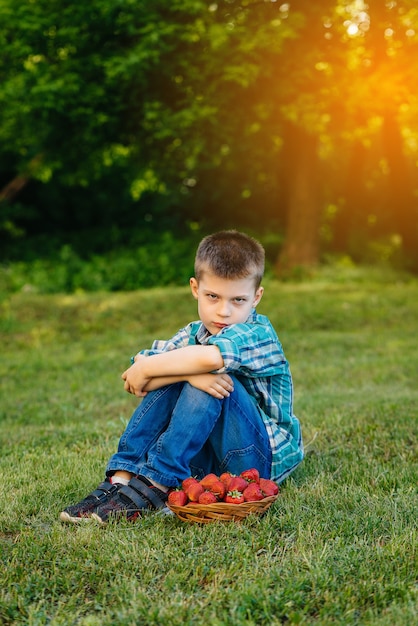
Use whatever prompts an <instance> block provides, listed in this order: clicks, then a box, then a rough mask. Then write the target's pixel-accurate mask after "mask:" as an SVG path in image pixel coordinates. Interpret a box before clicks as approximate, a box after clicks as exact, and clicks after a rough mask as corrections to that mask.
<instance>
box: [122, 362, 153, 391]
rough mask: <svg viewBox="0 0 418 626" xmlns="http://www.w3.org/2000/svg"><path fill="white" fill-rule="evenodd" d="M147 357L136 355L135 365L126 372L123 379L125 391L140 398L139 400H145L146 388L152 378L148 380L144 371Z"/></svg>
mask: <svg viewBox="0 0 418 626" xmlns="http://www.w3.org/2000/svg"><path fill="white" fill-rule="evenodd" d="M145 358H146V357H145V356H144V355H141V354H140V355H136V357H135V363H134V364H133V365H131V367H129V368H128V369H127V370H125V371H124V372H123V374H122V379H123V380H124V381H125V384H124V386H123V387H124V389H125V391H128V392H129V393H132V394H134V395H135V396H138V398H143V397H144V396H146V395H147V392H146V391H145V387H146V386H147V383H149V381H150V378H146V377H145V376H144V374H143V371H142V367H141V365H142V363H141V362H142V361H143V359H145Z"/></svg>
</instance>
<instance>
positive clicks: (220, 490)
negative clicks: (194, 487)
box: [201, 480, 226, 500]
mask: <svg viewBox="0 0 418 626" xmlns="http://www.w3.org/2000/svg"><path fill="white" fill-rule="evenodd" d="M201 484H202V483H201ZM208 491H211V492H212V493H213V494H214V495H215V496H216V497H217V499H218V500H223V499H224V497H225V494H226V486H225V485H224V483H221V481H220V480H216V481H213V482H212V484H211V486H210V487H208Z"/></svg>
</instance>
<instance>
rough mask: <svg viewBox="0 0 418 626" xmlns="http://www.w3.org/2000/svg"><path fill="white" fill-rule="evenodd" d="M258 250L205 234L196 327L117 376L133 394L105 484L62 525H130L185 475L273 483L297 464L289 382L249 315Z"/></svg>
mask: <svg viewBox="0 0 418 626" xmlns="http://www.w3.org/2000/svg"><path fill="white" fill-rule="evenodd" d="M263 272H264V249H263V247H262V246H261V244H260V243H259V242H258V241H256V240H255V239H252V238H251V237H249V236H248V235H245V234H243V233H240V232H237V231H234V230H232V231H221V232H219V233H215V234H213V235H209V236H208V237H205V238H204V239H203V240H202V241H201V243H200V245H199V247H198V250H197V253H196V259H195V276H194V277H193V278H191V279H190V287H191V291H192V295H193V297H194V298H195V299H196V301H197V306H198V313H199V318H200V319H199V321H195V322H191V323H189V324H188V325H187V326H186V327H185V328H183V329H181V330H180V331H178V332H177V334H176V335H174V337H172V339H170V340H168V341H158V340H157V341H154V343H153V345H152V348H151V349H150V350H143V351H141V352H139V353H138V354H137V355H136V356H135V357H134V359H133V361H134V362H133V364H132V365H131V367H130V368H129V369H127V370H126V371H125V372H124V373H123V374H122V378H123V380H124V388H125V390H126V391H128V392H129V393H132V394H135V395H136V396H138V397H142V398H143V399H142V402H141V403H140V405H139V407H138V408H137V409H136V411H135V412H134V414H133V415H132V418H131V420H130V422H129V424H128V426H127V427H126V430H125V432H124V433H123V434H122V437H121V439H120V441H119V447H118V451H117V452H116V454H114V455H113V456H112V457H111V458H110V461H109V463H108V466H107V468H106V478H105V480H104V482H102V483H101V484H100V485H99V486H98V487H97V489H96V490H95V491H94V492H93V493H91V494H90V495H89V496H87V497H86V498H85V499H84V500H82V501H81V502H79V503H78V504H76V505H73V506H70V507H68V508H66V509H65V510H64V511H62V513H61V515H60V518H61V520H62V521H64V522H73V523H77V522H79V521H81V520H83V519H85V518H89V517H92V518H94V519H95V520H96V521H98V522H100V523H101V524H106V523H107V522H108V521H109V520H110V519H118V518H121V517H122V518H125V519H130V520H134V519H136V518H137V517H138V516H141V515H142V514H143V513H145V512H150V511H160V512H161V511H164V509H165V510H166V500H167V492H168V491H169V489H170V488H172V487H177V486H178V485H179V484H180V483H181V481H182V480H183V479H185V478H187V477H188V476H196V477H200V478H201V477H203V476H204V475H205V474H208V473H210V472H213V473H215V474H218V475H219V474H221V473H222V472H225V471H229V472H231V473H233V474H239V473H240V472H241V471H243V470H244V469H249V468H251V467H255V468H257V469H258V470H259V472H260V475H261V476H263V477H265V478H272V479H273V480H275V481H277V482H280V481H282V480H283V479H284V478H285V477H286V476H287V475H288V474H289V473H290V472H291V471H293V470H294V469H295V467H296V466H297V465H298V464H299V463H300V462H301V460H302V458H303V445H302V437H301V430H300V425H299V421H298V420H297V418H296V417H295V416H294V415H293V410H292V394H293V391H292V379H291V374H290V370H289V366H288V363H287V361H286V359H285V356H284V354H283V350H282V347H281V344H280V342H279V340H278V337H277V335H276V333H275V331H274V329H273V327H272V326H271V324H270V322H269V320H268V319H267V317H265V316H263V315H258V314H257V313H256V306H257V305H258V303H259V302H260V300H261V297H262V295H263V287H262V286H261V279H262V277H263Z"/></svg>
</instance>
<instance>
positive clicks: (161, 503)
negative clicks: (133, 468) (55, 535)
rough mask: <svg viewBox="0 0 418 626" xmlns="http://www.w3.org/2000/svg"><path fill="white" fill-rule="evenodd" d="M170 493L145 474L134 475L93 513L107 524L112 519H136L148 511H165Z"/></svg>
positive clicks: (100, 522) (97, 518)
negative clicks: (158, 486)
mask: <svg viewBox="0 0 418 626" xmlns="http://www.w3.org/2000/svg"><path fill="white" fill-rule="evenodd" d="M167 497H168V494H167V493H165V492H164V491H161V490H160V489H158V488H157V487H154V485H153V484H152V483H151V482H150V481H149V480H148V479H147V478H145V476H134V478H131V480H130V481H129V483H128V484H127V485H121V486H120V488H119V490H118V491H116V492H114V493H112V495H111V496H110V497H109V498H108V499H107V500H106V501H105V502H104V503H101V504H100V505H99V506H98V507H97V508H96V509H95V510H94V511H93V513H92V514H91V517H92V518H93V519H95V520H96V521H97V522H99V524H101V525H105V524H107V522H108V521H110V520H111V519H121V518H123V519H127V520H129V521H135V520H136V519H137V518H138V517H142V516H143V515H144V514H146V513H151V512H155V513H163V512H164V511H165V509H166V508H167V507H166V502H167Z"/></svg>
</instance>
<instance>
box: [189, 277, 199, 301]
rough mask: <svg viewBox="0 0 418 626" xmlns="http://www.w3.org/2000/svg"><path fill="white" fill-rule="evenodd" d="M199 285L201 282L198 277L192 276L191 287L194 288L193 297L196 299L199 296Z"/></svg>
mask: <svg viewBox="0 0 418 626" xmlns="http://www.w3.org/2000/svg"><path fill="white" fill-rule="evenodd" d="M198 287H199V283H198V282H197V280H196V278H195V277H194V276H192V278H191V279H190V289H191V290H192V294H193V298H195V299H196V300H197V297H198Z"/></svg>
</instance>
